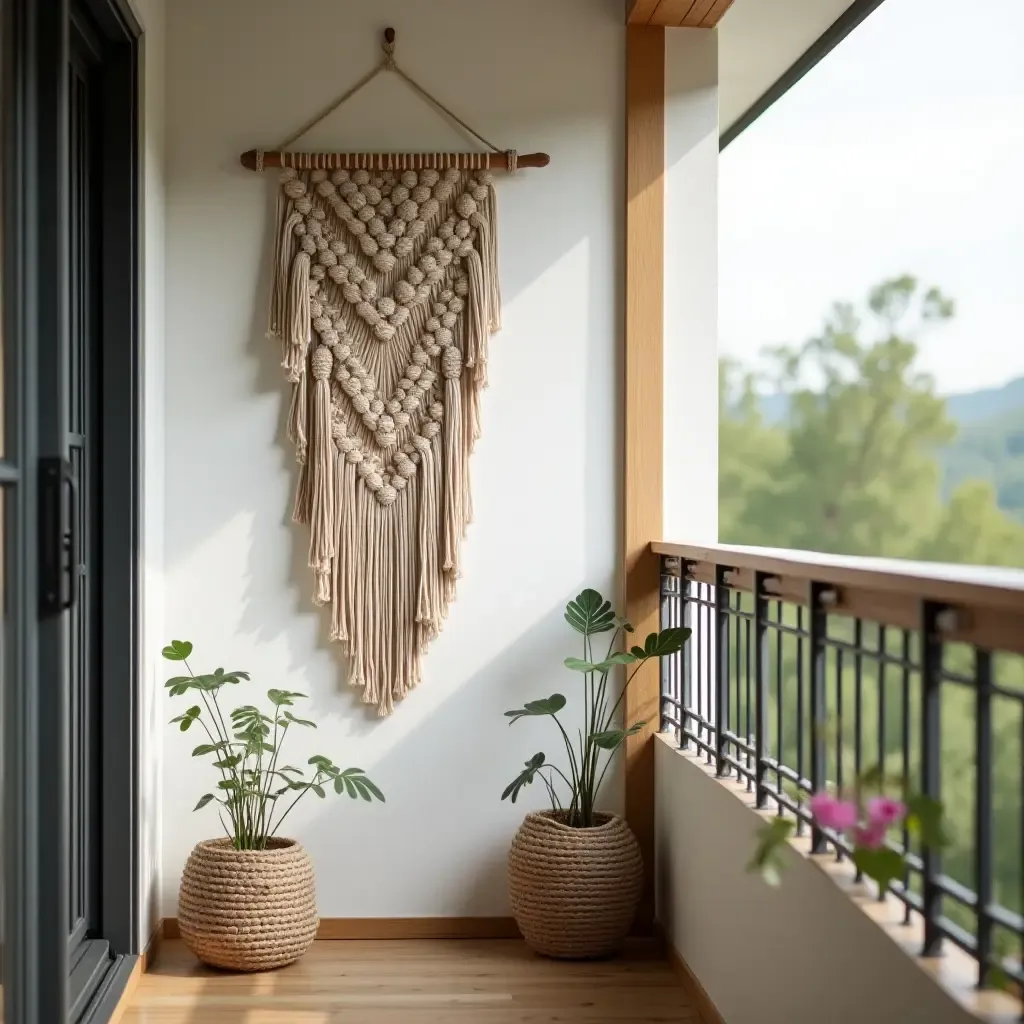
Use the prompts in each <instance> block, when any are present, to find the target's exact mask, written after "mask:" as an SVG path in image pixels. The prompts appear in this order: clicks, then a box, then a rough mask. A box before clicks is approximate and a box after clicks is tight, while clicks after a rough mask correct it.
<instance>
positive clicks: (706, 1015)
mask: <svg viewBox="0 0 1024 1024" xmlns="http://www.w3.org/2000/svg"><path fill="white" fill-rule="evenodd" d="M654 933H655V936H656V938H657V939H658V942H659V943H660V944H661V946H662V949H664V951H665V958H666V959H667V960H668V963H669V966H670V967H671V968H672V970H673V971H675V972H676V974H678V975H679V980H680V981H681V982H682V984H683V988H684V989H686V994H687V995H688V996H689V997H690V1002H691V1003H693V1005H694V1006H695V1007H696V1008H697V1009H698V1010H699V1011H700V1015H701V1018H702V1019H703V1021H704V1024H725V1019H724V1018H723V1017H722V1015H721V1013H719V1012H718V1007H717V1006H715V1004H714V1003H713V1002H712V1000H711V996H709V995H708V993H707V990H706V989H705V988H704V986H703V985H702V984H701V983H700V978H698V977H697V975H696V974H694V973H693V970H692V968H691V967H690V965H689V964H688V963H687V962H686V961H685V960H684V959H683V957H682V954H680V952H679V950H678V949H676V947H675V945H674V944H673V943H672V942H671V941H669V938H668V936H667V935H666V934H665V929H664V928H662V926H661V924H660V922H655V925H654Z"/></svg>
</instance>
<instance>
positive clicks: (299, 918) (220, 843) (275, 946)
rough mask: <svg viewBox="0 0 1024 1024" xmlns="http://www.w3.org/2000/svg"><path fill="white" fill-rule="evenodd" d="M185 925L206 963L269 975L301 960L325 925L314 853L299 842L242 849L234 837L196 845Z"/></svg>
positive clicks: (183, 909)
mask: <svg viewBox="0 0 1024 1024" xmlns="http://www.w3.org/2000/svg"><path fill="white" fill-rule="evenodd" d="M178 923H179V925H180V928H181V938H182V940H183V941H184V943H185V945H186V946H187V947H188V948H189V949H190V950H191V951H192V952H193V953H195V955H196V956H197V957H199V959H200V960H202V961H203V963H206V964H210V965H211V966H213V967H223V968H226V969H228V970H234V971H266V970H270V969H271V968H274V967H283V966H284V965H285V964H290V963H292V961H294V960H298V958H299V957H300V956H302V954H303V953H305V952H306V950H307V949H309V947H310V945H311V944H312V942H313V939H314V937H315V936H316V929H317V925H318V923H319V921H318V919H317V914H316V884H315V880H314V877H313V863H312V861H311V860H310V859H309V854H307V853H306V851H305V850H304V849H303V848H302V847H301V846H300V845H299V844H298V843H297V842H296V841H295V840H294V839H271V840H270V841H269V844H268V848H267V849H266V850H236V849H235V848H234V847H233V846H232V844H231V841H230V840H229V839H208V840H206V841H205V842H202V843H199V844H197V845H196V847H195V849H194V850H193V851H192V853H191V854H190V855H189V858H188V863H187V864H186V865H185V871H184V873H183V874H182V876H181V889H180V891H179V893H178Z"/></svg>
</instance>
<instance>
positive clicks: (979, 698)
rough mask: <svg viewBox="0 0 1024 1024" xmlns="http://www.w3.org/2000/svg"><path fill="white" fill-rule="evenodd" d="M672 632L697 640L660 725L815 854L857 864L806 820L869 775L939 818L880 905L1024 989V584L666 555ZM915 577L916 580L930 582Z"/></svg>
mask: <svg viewBox="0 0 1024 1024" xmlns="http://www.w3.org/2000/svg"><path fill="white" fill-rule="evenodd" d="M652 548H653V550H654V551H655V553H657V554H658V555H659V556H660V557H661V565H662V569H661V619H662V626H663V627H664V626H670V625H672V626H680V625H685V626H688V627H690V629H691V630H692V634H691V638H690V641H689V643H688V644H687V645H686V646H685V647H684V649H683V651H682V652H681V653H680V654H678V655H675V656H673V657H672V658H665V659H662V663H661V680H662V687H661V691H662V704H661V707H662V711H661V727H662V731H663V732H668V733H670V734H672V735H673V736H674V737H675V740H676V741H677V742H678V744H679V746H680V747H681V748H683V749H684V750H688V751H690V752H691V753H692V754H694V755H696V756H700V757H702V758H703V759H705V760H706V761H707V763H708V764H709V765H713V766H714V767H715V769H716V771H717V774H718V775H719V776H728V777H731V778H733V779H736V780H739V781H740V782H741V783H744V784H745V785H746V787H747V789H748V791H749V792H750V793H751V794H752V795H753V796H754V799H755V801H756V805H757V806H758V807H760V808H762V809H764V808H767V809H776V810H777V812H778V813H779V814H787V813H788V814H790V815H793V816H794V817H795V818H796V823H797V824H796V828H797V832H798V833H799V834H804V835H808V834H809V837H810V840H811V847H812V850H813V851H814V852H817V853H824V852H826V851H834V852H835V855H836V856H837V857H838V858H840V859H845V858H848V857H850V856H851V853H852V851H851V849H850V847H849V845H848V843H847V842H846V840H845V839H844V838H843V837H842V836H840V835H836V834H834V833H831V832H828V831H823V830H819V829H817V828H816V827H815V825H814V823H813V821H812V819H811V815H810V813H809V810H808V805H807V800H808V798H809V797H810V795H811V794H813V793H814V792H817V791H819V790H821V789H824V788H826V787H827V786H835V787H838V788H840V789H843V788H844V787H849V786H851V785H852V784H853V783H854V781H855V780H860V779H863V778H865V776H867V775H870V776H871V777H872V778H874V779H877V780H879V782H878V784H879V785H880V786H882V787H883V788H887V791H888V792H890V794H891V795H894V796H895V795H900V794H901V793H903V792H918V793H923V794H926V795H927V796H929V797H931V798H933V799H934V800H936V801H939V802H941V804H942V806H943V818H944V821H945V824H946V828H947V831H948V832H949V833H950V839H951V842H950V844H949V845H948V846H946V847H945V848H943V849H942V850H941V851H940V850H939V849H937V848H929V849H922V848H921V846H920V844H919V843H918V842H917V840H916V838H915V836H914V835H912V834H910V833H909V832H908V831H906V830H904V831H903V833H902V835H901V836H899V837H894V841H893V842H892V844H891V845H893V847H894V848H895V849H897V850H898V851H899V852H900V853H902V854H904V859H905V863H906V865H907V871H906V875H905V877H904V878H903V879H901V880H900V881H898V882H895V883H893V884H892V885H891V886H890V887H889V889H888V893H880V894H879V898H882V899H884V898H886V896H887V895H891V896H893V897H895V898H896V899H898V900H900V901H901V902H902V904H903V907H904V908H905V909H904V914H905V919H906V921H907V923H910V922H911V921H914V920H916V921H917V922H919V923H920V924H921V925H923V943H922V949H921V953H922V955H924V956H936V955H939V954H940V953H941V952H942V947H943V943H944V942H945V941H950V942H952V943H954V944H955V945H956V946H959V947H960V948H961V949H963V950H964V951H965V952H967V953H968V954H969V955H970V956H972V957H974V958H975V959H976V960H977V963H978V984H979V986H981V987H987V986H989V985H990V984H993V983H999V984H1003V985H1006V984H1009V985H1010V986H1011V987H1017V992H1018V994H1019V992H1020V986H1024V965H1022V949H1024V917H1022V912H1024V657H1022V655H1024V573H1021V574H1019V575H1013V574H1012V573H1007V574H1005V576H1004V577H1001V578H999V579H998V580H992V581H989V580H988V579H987V578H985V579H982V580H981V581H980V582H979V574H974V575H973V576H968V574H967V573H966V572H965V571H963V570H957V569H956V568H955V567H949V573H950V574H952V575H953V576H954V577H957V576H958V578H949V577H945V578H944V577H941V576H940V575H939V574H938V573H937V572H935V571H928V572H927V574H924V575H914V573H913V571H909V570H908V569H907V568H906V567H899V566H897V565H896V564H895V563H894V564H892V565H891V566H885V565H884V564H882V563H880V562H879V561H878V560H857V559H840V558H836V559H835V560H830V559H829V558H827V557H826V556H819V555H814V556H802V555H801V553H800V552H793V553H789V554H783V553H780V552H767V551H766V552H765V553H764V554H761V553H759V552H758V551H757V549H729V548H713V549H709V548H690V547H686V546H681V545H668V544H656V545H652ZM923 571H924V570H922V572H923Z"/></svg>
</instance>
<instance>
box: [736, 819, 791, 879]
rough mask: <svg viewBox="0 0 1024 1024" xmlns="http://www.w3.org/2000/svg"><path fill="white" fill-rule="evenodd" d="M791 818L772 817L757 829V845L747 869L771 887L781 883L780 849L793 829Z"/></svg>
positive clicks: (782, 865) (781, 864) (781, 862)
mask: <svg viewBox="0 0 1024 1024" xmlns="http://www.w3.org/2000/svg"><path fill="white" fill-rule="evenodd" d="M793 826H794V822H793V819H792V818H772V820H771V821H768V822H765V823H764V824H763V825H762V826H761V827H760V828H759V829H758V831H757V846H756V847H755V849H754V854H753V856H752V857H751V858H750V861H749V862H748V864H747V871H748V872H750V873H751V874H758V875H760V876H761V878H762V879H763V880H764V881H765V883H766V884H767V885H770V886H771V887H772V888H773V889H777V888H778V887H779V885H781V883H782V869H783V867H784V864H783V860H782V857H781V850H782V848H783V847H784V846H785V845H786V841H787V840H788V839H789V836H790V833H791V832H792V831H793Z"/></svg>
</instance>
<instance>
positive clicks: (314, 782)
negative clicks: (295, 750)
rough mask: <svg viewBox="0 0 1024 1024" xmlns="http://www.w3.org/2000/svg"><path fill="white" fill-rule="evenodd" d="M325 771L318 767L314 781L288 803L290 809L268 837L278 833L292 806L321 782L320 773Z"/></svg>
mask: <svg viewBox="0 0 1024 1024" xmlns="http://www.w3.org/2000/svg"><path fill="white" fill-rule="evenodd" d="M322 771H323V769H322V768H317V770H316V775H314V776H313V781H312V782H311V783H310V784H309V785H308V786H306V788H305V789H303V790H302V791H301V792H300V793H299V795H298V796H297V797H296V798H295V799H294V800H293V801H292V802H291V803H290V804H289V805H288V809H287V810H286V811H285V812H284V814H282V815H281V817H280V818H278V819H277V824H276V825H275V826H274V828H273V831H271V832H270V833H269V834H268V835H267V839H271V838H273V837H274V836H276V835H277V830H278V829H279V828H280V827H281V825H282V824H283V822H284V819H285V818H287V817H288V815H289V814H290V813H291V810H292V808H293V807H294V806H295V805H296V804H297V803H298V802H299V801H300V800H301V799H302V798H303V797H304V796H305V795H306V794H307V793H308V792H309V791H310V790H311V789H312V788H313V787H314V786H317V785H319V784H320V773H321V772H322Z"/></svg>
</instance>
